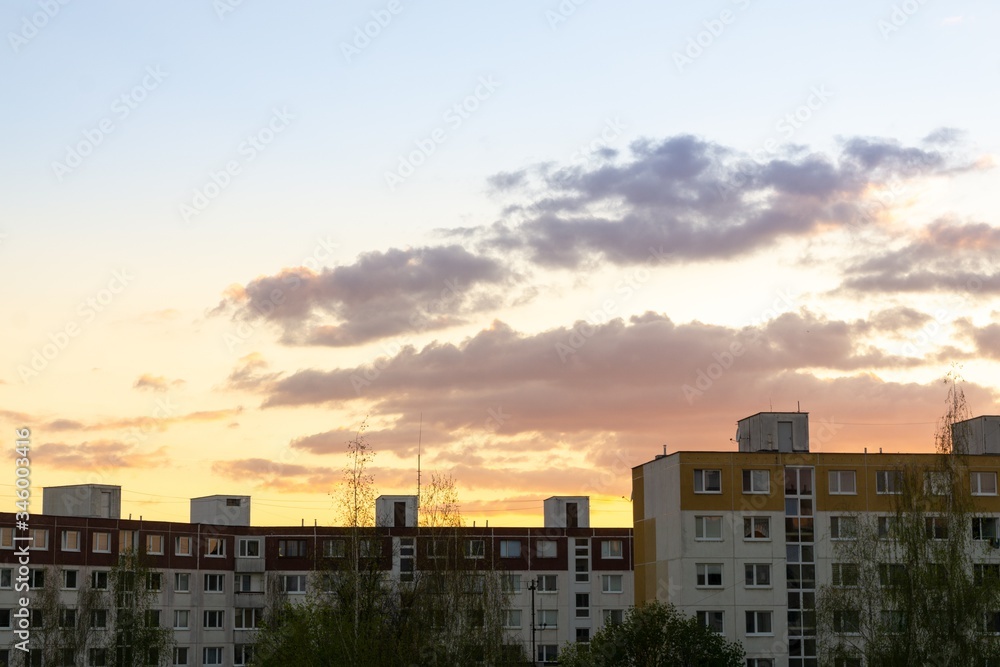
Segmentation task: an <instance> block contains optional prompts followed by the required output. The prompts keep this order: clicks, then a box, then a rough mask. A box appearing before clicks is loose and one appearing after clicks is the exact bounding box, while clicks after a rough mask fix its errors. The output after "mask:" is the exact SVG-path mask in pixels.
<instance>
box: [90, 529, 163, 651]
mask: <svg viewBox="0 0 1000 667" xmlns="http://www.w3.org/2000/svg"><path fill="white" fill-rule="evenodd" d="M162 576H163V575H162V573H160V572H159V571H158V570H156V569H154V568H152V567H150V566H149V565H148V564H147V563H146V559H145V557H144V554H142V553H141V552H140V551H138V550H136V549H127V550H125V551H123V552H122V553H121V554H120V555H119V557H118V562H117V563H116V564H115V566H114V567H112V568H111V572H110V573H109V574H108V592H107V594H106V595H107V600H108V603H109V605H110V610H109V611H110V614H109V616H110V619H109V621H110V622H109V629H108V632H107V644H106V647H107V664H108V665H109V666H110V667H147V666H148V665H168V664H170V661H171V649H172V648H173V645H174V633H173V631H172V630H171V629H170V628H168V627H166V626H164V625H162V623H161V621H162V620H163V619H161V618H160V610H159V604H158V602H157V600H158V598H159V590H160V589H161V587H162Z"/></svg>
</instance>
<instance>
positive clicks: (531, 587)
mask: <svg viewBox="0 0 1000 667" xmlns="http://www.w3.org/2000/svg"><path fill="white" fill-rule="evenodd" d="M537 581H538V579H537V578H536V579H532V580H531V583H530V584H528V590H529V591H531V664H533V665H537V664H538V661H537V657H538V654H537V653H536V652H535V589H536V588H538V586H537V584H536V582H537Z"/></svg>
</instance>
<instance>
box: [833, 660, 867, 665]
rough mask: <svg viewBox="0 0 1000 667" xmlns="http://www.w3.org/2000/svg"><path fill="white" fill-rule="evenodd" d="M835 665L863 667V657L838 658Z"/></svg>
mask: <svg viewBox="0 0 1000 667" xmlns="http://www.w3.org/2000/svg"><path fill="white" fill-rule="evenodd" d="M833 667H862V662H861V658H836V659H834V661H833Z"/></svg>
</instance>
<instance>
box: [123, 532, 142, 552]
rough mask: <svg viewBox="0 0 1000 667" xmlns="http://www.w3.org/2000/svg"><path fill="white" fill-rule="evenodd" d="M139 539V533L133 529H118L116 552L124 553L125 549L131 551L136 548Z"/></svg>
mask: <svg viewBox="0 0 1000 667" xmlns="http://www.w3.org/2000/svg"><path fill="white" fill-rule="evenodd" d="M138 539H139V534H138V533H137V532H136V531H134V530H119V531H118V553H125V552H126V551H131V550H134V549H135V548H136V545H137V544H138V542H137V541H136V540H138Z"/></svg>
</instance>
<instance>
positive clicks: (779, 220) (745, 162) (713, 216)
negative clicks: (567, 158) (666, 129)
mask: <svg viewBox="0 0 1000 667" xmlns="http://www.w3.org/2000/svg"><path fill="white" fill-rule="evenodd" d="M946 134H947V133H946V132H939V134H938V135H937V136H936V137H935V138H937V139H938V140H939V141H938V144H936V146H937V147H936V148H918V147H905V146H902V145H900V144H899V143H898V142H896V141H892V140H888V139H874V138H866V137H854V138H849V139H846V140H844V141H843V142H842V145H841V148H840V152H839V154H838V155H836V156H835V157H831V156H828V155H824V154H820V153H807V152H804V151H802V150H799V149H797V148H794V147H793V148H789V149H788V150H787V154H776V155H774V156H773V157H770V158H769V159H767V160H765V161H759V162H758V161H754V160H752V159H750V157H749V156H748V155H746V154H744V153H740V152H738V151H736V150H734V149H732V148H729V147H726V146H722V145H720V144H716V143H712V142H709V141H705V140H703V139H700V138H698V137H694V136H690V135H681V136H674V137H669V138H667V139H665V140H662V141H652V140H641V141H637V142H635V143H633V144H632V145H631V147H630V150H631V153H630V155H629V158H628V159H627V160H626V161H624V162H622V163H620V164H599V165H593V166H569V167H561V168H552V167H551V166H550V165H542V166H541V167H539V168H538V169H536V170H535V172H533V173H530V174H528V173H527V172H525V173H518V174H499V175H497V176H495V177H494V178H493V179H492V180H491V183H492V184H493V186H494V187H495V188H496V187H499V188H500V189H503V190H517V189H520V190H521V191H522V192H523V193H524V196H525V197H526V198H527V199H528V200H529V201H530V203H529V204H528V205H526V206H520V207H519V206H512V207H508V209H507V210H506V212H507V213H508V214H510V213H514V212H518V213H520V214H522V215H526V216H527V218H528V219H527V220H526V221H524V222H522V223H519V224H513V223H510V224H503V225H494V226H492V227H489V228H484V229H483V231H482V236H483V237H484V238H485V239H486V241H485V243H484V245H485V247H492V248H496V249H502V250H506V249H509V248H518V249H520V250H521V251H523V252H525V253H527V254H528V255H529V256H530V258H531V259H532V260H533V261H534V262H536V263H538V264H540V265H542V266H546V267H558V268H577V267H580V266H583V265H586V264H587V262H589V261H593V260H595V259H601V260H604V261H607V262H612V263H615V264H633V263H640V262H649V261H651V260H652V261H658V260H659V259H660V258H661V257H663V256H666V257H670V258H671V259H670V261H671V262H680V261H699V260H713V259H729V258H733V257H737V256H741V255H747V254H750V253H752V252H754V251H757V250H759V249H761V248H763V247H766V246H769V245H771V244H773V243H774V242H776V241H777V240H779V239H781V238H783V237H801V236H808V235H811V234H815V233H817V232H819V231H820V230H821V229H824V228H825V227H828V226H833V227H846V226H848V225H851V224H854V223H856V218H857V215H858V208H859V206H860V205H861V204H864V203H865V201H866V198H867V197H868V196H869V195H868V193H869V191H870V190H871V189H872V188H874V187H877V186H880V185H884V184H886V183H888V182H890V181H894V180H897V179H910V178H918V177H922V176H928V175H936V174H944V173H952V172H954V171H956V170H961V169H969V168H971V167H970V166H969V165H967V164H965V163H963V162H961V161H959V160H957V159H956V158H953V157H951V156H950V155H949V154H947V153H945V152H943V150H942V148H943V146H942V145H941V140H942V139H944V138H946Z"/></svg>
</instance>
